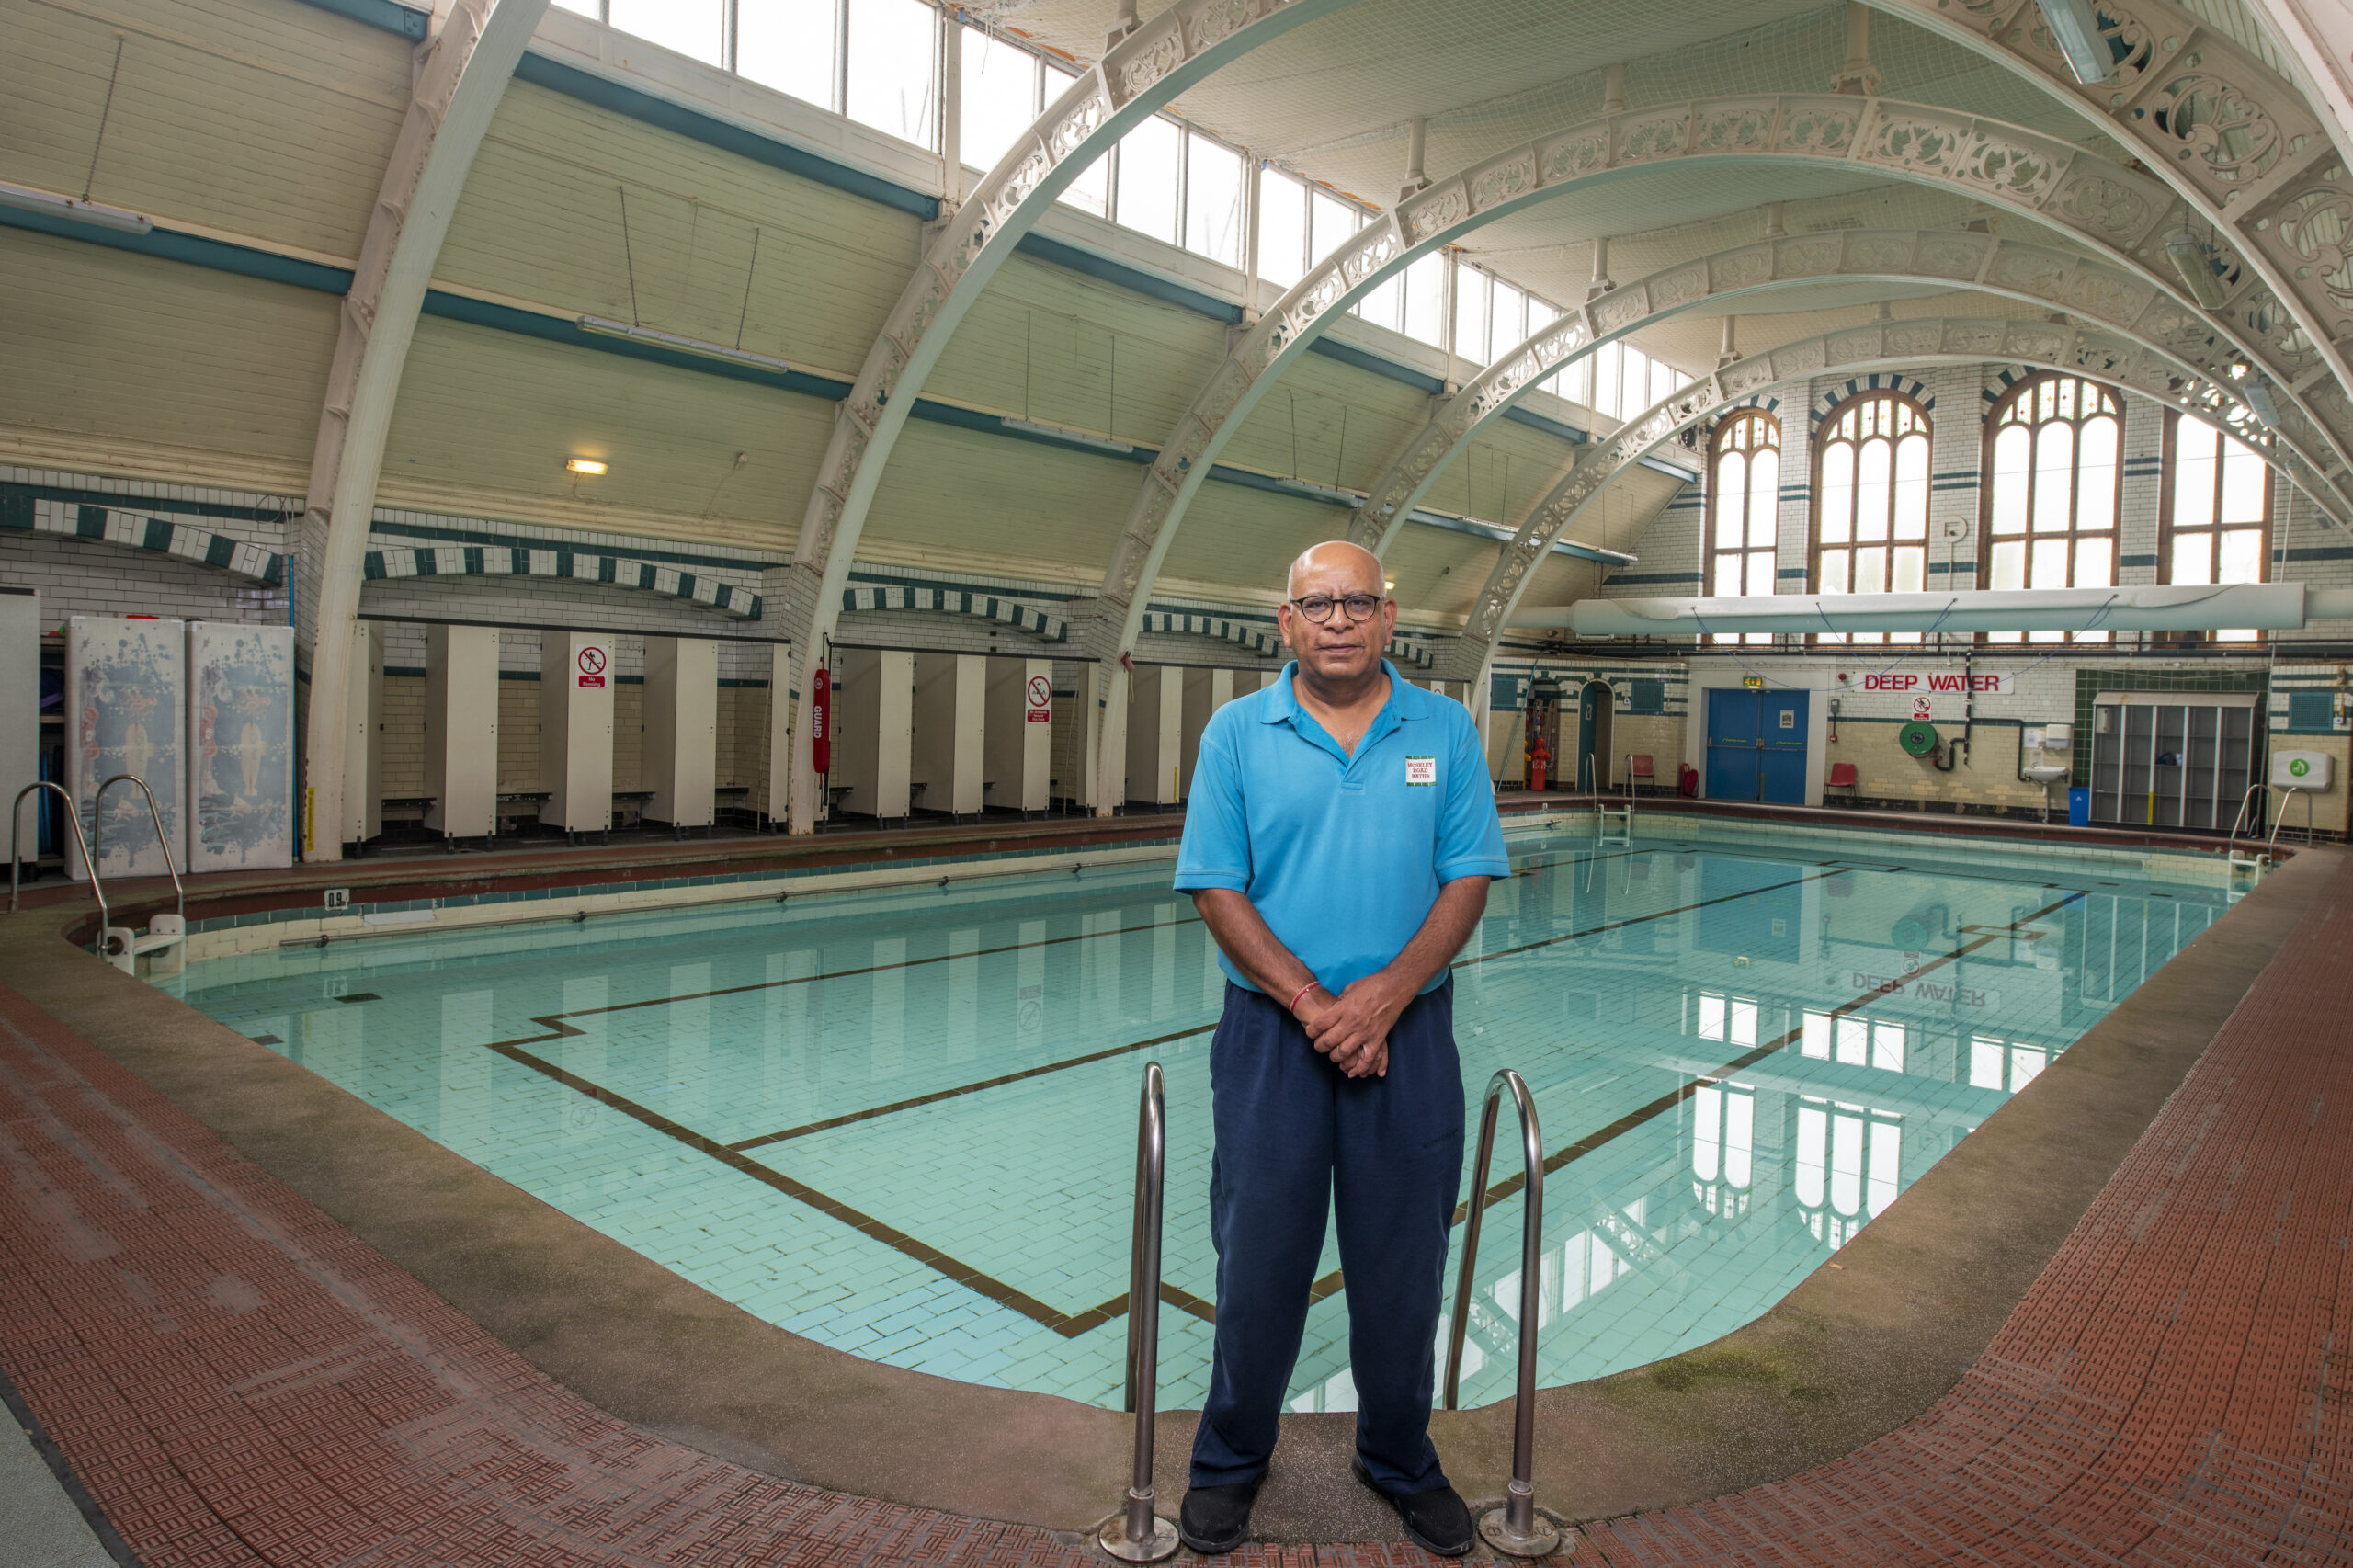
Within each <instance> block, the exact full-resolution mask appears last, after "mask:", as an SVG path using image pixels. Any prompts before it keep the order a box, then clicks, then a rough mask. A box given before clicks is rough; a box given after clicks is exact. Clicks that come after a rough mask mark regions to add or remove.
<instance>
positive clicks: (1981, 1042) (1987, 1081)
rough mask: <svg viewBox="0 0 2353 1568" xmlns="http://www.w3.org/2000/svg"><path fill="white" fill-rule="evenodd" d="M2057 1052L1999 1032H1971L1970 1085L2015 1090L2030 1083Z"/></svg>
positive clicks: (2015, 1091) (1973, 1087)
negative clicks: (1987, 1033)
mask: <svg viewBox="0 0 2353 1568" xmlns="http://www.w3.org/2000/svg"><path fill="white" fill-rule="evenodd" d="M2057 1054H2058V1052H2056V1051H2052V1050H2050V1049H2049V1048H2047V1047H2045V1046H2041V1045H2037V1044H2033V1043H2031V1042H2021V1041H2018V1040H2004V1039H2002V1038H2001V1037H2000V1036H1998V1035H1983V1034H1981V1035H1976V1036H1973V1037H1972V1039H1971V1040H1970V1042H1969V1086H1970V1087H1971V1088H1972V1089H2007V1090H2008V1091H2009V1092H2010V1093H2012V1094H2016V1093H2018V1091H2019V1090H2020V1089H2023V1088H2025V1087H2026V1086H2027V1085H2029V1084H2030V1083H2032V1082H2033V1081H2034V1075H2035V1074H2037V1073H2040V1072H2041V1071H2042V1069H2043V1068H2044V1067H2045V1066H2047V1065H2048V1064H2049V1063H2050V1061H2051V1059H2052V1057H2053V1056H2055V1055H2057Z"/></svg>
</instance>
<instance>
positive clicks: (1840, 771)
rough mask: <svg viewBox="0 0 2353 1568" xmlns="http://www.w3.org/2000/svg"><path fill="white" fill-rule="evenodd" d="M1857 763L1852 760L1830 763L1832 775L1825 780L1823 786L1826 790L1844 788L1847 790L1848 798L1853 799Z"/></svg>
mask: <svg viewBox="0 0 2353 1568" xmlns="http://www.w3.org/2000/svg"><path fill="white" fill-rule="evenodd" d="M1855 783H1856V772H1855V765H1854V764H1853V763H1851V762H1834V763H1832V764H1831V765H1830V777H1829V778H1826V779H1824V780H1823V785H1822V787H1823V789H1824V790H1825V791H1826V790H1846V791H1847V799H1849V800H1852V799H1853V798H1854V794H1855Z"/></svg>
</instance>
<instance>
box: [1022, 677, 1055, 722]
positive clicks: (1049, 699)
mask: <svg viewBox="0 0 2353 1568" xmlns="http://www.w3.org/2000/svg"><path fill="white" fill-rule="evenodd" d="M1022 697H1023V699H1024V705H1023V709H1024V710H1023V712H1022V715H1021V716H1022V718H1023V720H1024V721H1025V722H1029V723H1032V724H1051V723H1052V722H1054V683H1053V681H1052V679H1051V677H1049V676H1030V677H1029V687H1028V688H1027V689H1026V690H1025V691H1024V692H1023V693H1022Z"/></svg>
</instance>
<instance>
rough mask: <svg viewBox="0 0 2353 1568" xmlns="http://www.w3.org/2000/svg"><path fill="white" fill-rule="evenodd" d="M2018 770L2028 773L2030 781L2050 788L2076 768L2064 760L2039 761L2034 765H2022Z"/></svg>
mask: <svg viewBox="0 0 2353 1568" xmlns="http://www.w3.org/2000/svg"><path fill="white" fill-rule="evenodd" d="M2018 771H2019V772H2020V773H2023V774H2024V775H2026V777H2027V778H2028V780H2029V782H2032V783H2036V784H2040V785H2041V786H2042V787H2043V788H2044V789H2046V790H2048V789H2049V788H2051V786H2052V785H2053V784H2056V783H2058V782H2060V781H2061V780H2062V779H2063V778H2066V777H2067V776H2068V775H2069V774H2070V773H2073V772H2074V771H2075V769H2074V767H2071V766H2069V765H2068V764H2066V763H2063V762H2058V763H2053V762H2038V763H2036V764H2035V765H2034V766H2033V767H2021V768H2020V769H2018Z"/></svg>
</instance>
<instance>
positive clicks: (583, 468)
mask: <svg viewBox="0 0 2353 1568" xmlns="http://www.w3.org/2000/svg"><path fill="white" fill-rule="evenodd" d="M563 466H564V467H565V468H566V469H568V470H570V471H571V472H574V473H586V474H598V473H602V472H605V471H606V470H607V469H608V468H609V467H610V466H611V465H610V464H609V463H606V462H602V461H600V460H597V459H596V458H566V459H564V460H563Z"/></svg>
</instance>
